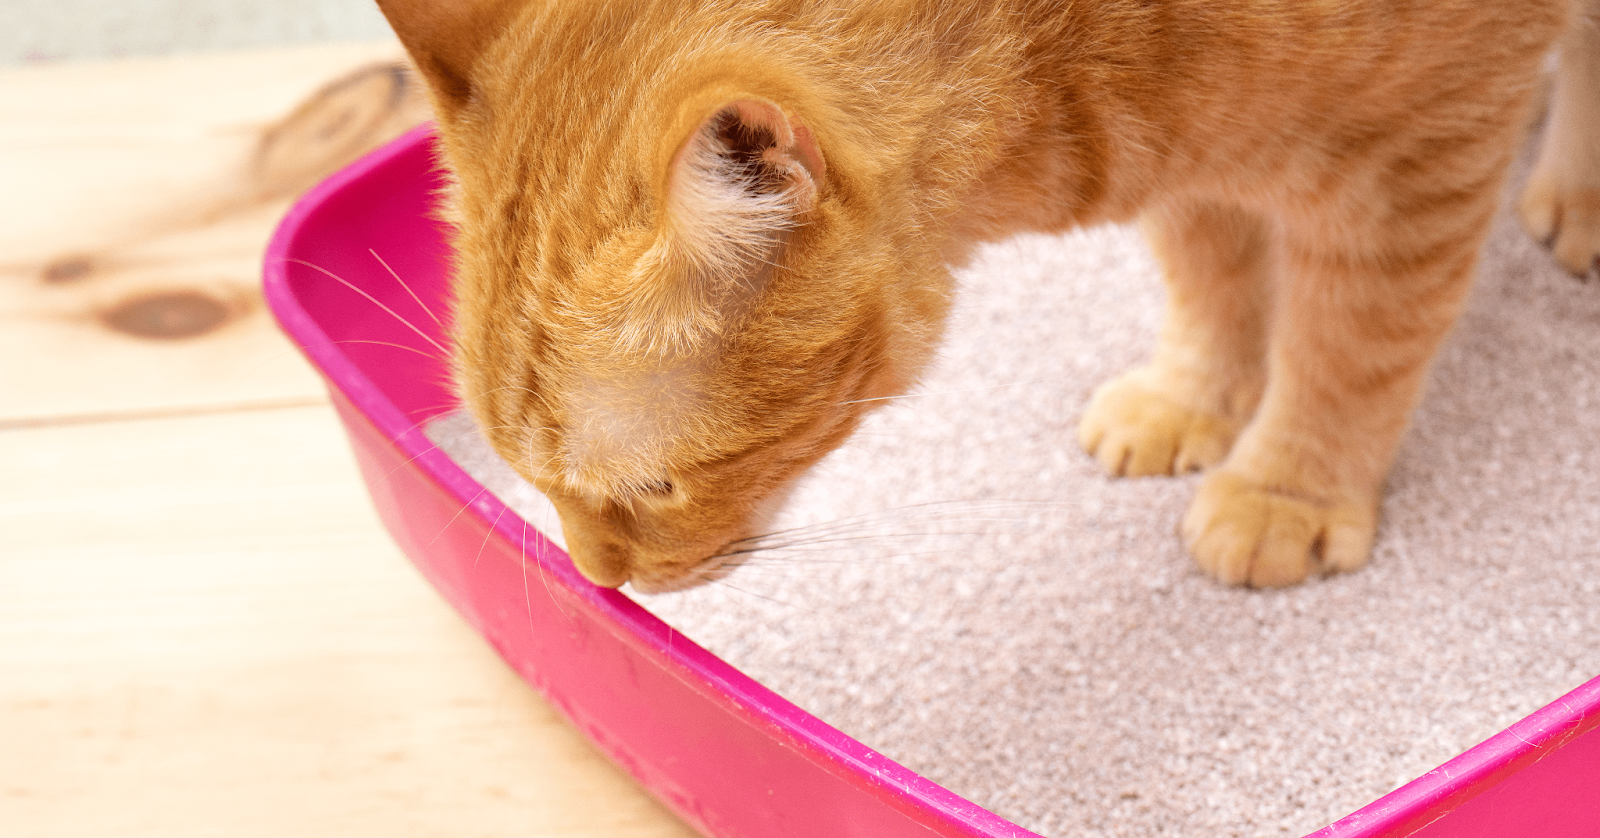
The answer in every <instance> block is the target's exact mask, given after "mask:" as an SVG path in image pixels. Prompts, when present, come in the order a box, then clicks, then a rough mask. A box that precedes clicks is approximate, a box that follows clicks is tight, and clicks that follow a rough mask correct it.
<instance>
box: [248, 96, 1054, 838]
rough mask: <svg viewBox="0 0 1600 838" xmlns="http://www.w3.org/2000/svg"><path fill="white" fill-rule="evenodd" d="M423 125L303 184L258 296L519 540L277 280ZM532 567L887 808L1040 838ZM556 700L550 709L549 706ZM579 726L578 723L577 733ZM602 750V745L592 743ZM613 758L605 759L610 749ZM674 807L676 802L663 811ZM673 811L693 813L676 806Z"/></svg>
mask: <svg viewBox="0 0 1600 838" xmlns="http://www.w3.org/2000/svg"><path fill="white" fill-rule="evenodd" d="M432 137H433V130H432V126H431V125H422V126H419V127H417V128H415V129H413V130H411V131H409V132H407V133H406V134H404V135H402V136H401V137H399V138H397V139H396V140H394V141H393V142H391V143H389V144H388V145H386V146H384V147H383V148H380V149H378V150H376V151H374V152H372V153H370V154H368V155H367V156H365V157H363V158H361V159H360V160H357V161H356V162H354V163H352V164H350V165H349V166H348V167H346V168H345V169H343V170H341V171H339V172H337V173H335V174H334V175H332V176H330V177H329V178H328V179H327V180H325V181H323V182H322V183H320V184H318V185H317V186H316V187H314V188H312V189H311V190H310V191H308V192H307V193H306V194H305V195H303V196H301V198H300V199H299V200H298V201H296V203H295V205H294V206H293V207H292V208H291V209H290V210H289V212H288V214H287V215H285V217H284V218H283V220H282V221H281V222H280V223H279V225H278V227H277V229H276V231H275V232H274V234H273V237H272V239H271V241H270V242H269V244H268V246H267V250H266V253H265V256H264V260H263V261H264V265H263V274H264V293H265V296H266V299H267V303H268V306H269V308H270V309H271V310H272V312H273V314H274V315H275V317H276V318H277V320H278V322H279V324H280V326H281V327H282V328H283V330H284V331H285V332H286V333H287V334H288V335H289V336H290V337H291V339H293V340H294V341H295V343H296V344H297V345H298V347H299V348H300V350H301V351H302V352H303V353H305V354H306V356H307V357H308V358H309V359H310V360H311V361H312V362H313V364H314V365H315V366H316V367H317V368H318V371H319V372H320V373H321V374H322V375H323V377H324V378H325V379H326V380H327V383H328V385H329V386H330V387H333V388H337V390H338V391H340V392H341V393H342V394H343V395H344V397H345V398H346V399H347V400H348V401H349V403H350V404H351V405H353V406H354V407H356V408H357V409H358V410H360V411H361V413H362V414H364V415H365V417H366V418H367V419H368V421H370V422H371V423H372V424H373V425H374V426H375V427H377V428H378V429H379V430H380V431H382V432H383V433H384V434H385V435H387V436H388V437H389V438H390V439H391V440H392V441H393V442H394V443H395V445H397V446H398V447H399V449H400V450H401V452H402V453H403V454H404V455H405V456H406V457H409V458H411V459H412V460H414V462H415V463H416V464H417V465H419V466H420V467H421V468H422V469H423V470H425V471H426V472H427V473H428V474H429V476H430V477H432V478H433V480H434V481H436V482H437V483H438V484H439V485H441V486H442V487H444V488H445V489H446V490H448V491H449V492H450V493H451V494H453V495H454V496H455V497H456V498H457V499H458V500H459V501H460V502H461V503H462V504H463V505H464V506H466V507H468V508H470V509H472V510H473V512H474V514H476V515H477V516H478V517H479V518H480V519H481V520H482V521H483V522H484V523H485V525H486V526H490V527H491V528H492V529H494V530H495V531H496V532H498V533H499V534H500V535H501V536H502V537H504V538H506V539H508V540H511V541H516V540H519V539H523V538H524V532H523V523H522V520H521V519H520V518H519V517H518V516H516V515H515V514H510V515H507V514H504V513H506V512H507V511H508V510H507V509H506V507H505V506H504V505H503V504H501V503H500V501H499V500H498V499H496V498H495V497H493V496H492V495H490V494H488V493H486V492H483V491H482V487H481V486H480V485H479V484H478V483H477V481H475V480H474V479H473V478H472V477H471V476H470V475H468V474H467V473H466V472H465V471H463V470H462V469H461V468H460V467H459V466H458V465H456V463H455V462H454V461H453V460H451V459H450V458H449V457H448V456H447V455H445V454H444V453H443V452H441V451H439V450H437V449H436V447H435V446H434V445H433V443H432V442H431V441H430V440H428V438H427V437H426V436H425V434H424V433H423V431H422V430H421V428H420V426H419V425H418V424H417V423H416V422H414V421H411V420H409V419H408V418H407V417H406V416H405V415H404V414H403V413H402V412H401V411H400V410H399V409H398V408H397V407H396V406H395V405H394V404H393V403H392V402H390V401H389V400H388V398H387V397H386V396H385V395H384V394H383V393H382V392H381V390H380V389H379V388H378V387H377V386H376V385H374V384H373V383H372V382H371V381H370V380H369V379H368V378H367V376H366V375H365V374H364V373H363V372H362V371H361V370H360V369H359V368H358V367H357V366H356V365H355V364H353V363H352V362H351V361H350V360H349V359H348V358H346V357H345V355H344V353H343V352H342V351H341V350H340V349H339V348H338V346H336V345H334V344H333V343H332V342H331V341H330V340H329V338H328V336H327V335H326V334H325V333H323V331H322V330H321V328H320V327H319V326H318V325H317V323H316V321H315V319H314V318H313V317H312V316H311V315H310V314H308V313H307V312H306V311H305V310H304V309H303V308H301V306H300V304H299V301H298V300H297V299H296V298H295V296H294V294H293V293H292V291H291V289H290V286H289V282H288V279H287V276H286V265H287V264H288V262H289V260H288V254H289V251H290V245H291V243H292V241H293V240H294V238H295V236H296V235H297V233H298V232H299V230H300V227H301V225H302V224H303V223H304V221H305V219H306V218H307V217H308V216H309V215H311V213H312V212H313V211H314V210H315V208H316V207H317V205H319V204H320V203H321V202H322V201H324V200H326V198H327V197H328V196H330V195H332V194H334V193H336V192H338V191H339V190H340V189H342V188H344V187H345V186H346V185H347V184H349V183H351V182H352V181H356V180H359V179H360V178H362V177H364V176H366V175H367V174H368V173H370V172H371V171H372V170H374V169H377V168H380V167H382V166H383V165H384V164H385V163H387V162H388V161H389V160H390V159H391V158H393V157H396V156H398V155H400V154H402V153H405V152H408V151H410V150H411V148H412V147H413V146H415V145H417V144H420V143H427V142H430V141H431V140H432ZM532 560H533V561H537V562H539V563H540V564H541V565H542V568H543V572H544V574H545V578H546V579H548V580H550V581H552V582H555V583H556V584H558V585H559V586H560V587H561V589H562V593H563V594H565V595H567V596H571V597H573V598H575V599H577V600H579V601H581V602H583V603H586V604H587V605H589V606H591V607H593V608H594V609H596V610H597V611H598V612H600V613H602V614H604V615H606V616H607V617H608V618H609V620H608V623H609V626H610V628H611V629H612V631H613V633H615V634H617V635H619V636H621V637H622V638H623V639H624V640H625V641H628V642H629V645H632V646H634V647H635V648H637V649H640V650H642V651H643V653H644V654H646V655H647V656H650V657H654V658H657V659H658V660H659V662H660V663H661V664H663V665H665V667H666V668H669V669H670V670H673V671H676V672H677V673H678V674H679V677H681V678H687V679H690V680H692V681H694V682H697V683H698V684H699V685H701V686H702V687H703V689H702V692H703V694H706V695H708V697H710V698H711V699H712V700H714V701H716V702H717V703H719V704H721V705H722V706H724V707H725V708H726V709H729V710H731V711H732V712H734V713H735V714H736V715H739V716H742V717H744V718H745V719H746V720H747V721H749V722H750V723H752V724H753V725H754V726H756V727H757V728H759V729H765V730H767V731H769V732H770V733H771V734H773V735H774V738H775V739H777V740H778V742H779V743H780V744H781V745H783V746H786V747H794V746H799V747H801V748H805V749H806V750H808V751H810V752H811V753H812V754H813V757H814V759H817V760H818V761H821V762H823V763H826V767H827V768H828V769H829V770H830V771H831V772H832V773H834V774H838V775H843V776H845V777H846V778H847V779H849V780H850V781H851V782H852V783H853V784H855V785H857V786H858V787H861V788H863V789H867V790H870V791H872V792H873V793H874V794H875V796H877V797H878V798H880V799H881V800H883V802H884V803H885V804H887V805H892V806H894V808H897V809H901V810H902V811H906V812H907V813H908V814H914V815H915V816H916V817H914V820H918V821H922V822H924V824H925V825H927V826H929V827H932V828H934V829H935V830H936V831H937V832H939V833H942V834H951V835H970V836H973V837H974V838H1043V836H1038V835H1036V834H1035V833H1033V832H1029V831H1028V830H1026V829H1023V828H1022V827H1020V826H1017V825H1016V824H1014V823H1011V822H1010V821H1008V820H1006V819H1004V818H1001V817H1000V816H998V815H995V814H994V813H992V812H990V811H988V810H987V809H984V808H983V807H981V806H978V805H977V804H975V803H972V802H971V801H968V800H966V799H964V798H962V797H960V796H959V795H956V794H955V793H953V792H951V791H949V790H948V789H945V788H943V787H942V786H939V785H938V784H936V783H934V782H932V781H930V780H928V779H926V778H924V777H922V776H921V775H919V774H917V773H915V772H913V771H911V770H909V769H907V768H905V767H904V766H901V765H899V764H898V763H896V762H894V761H893V760H891V759H889V758H887V757H885V756H883V755H882V754H880V753H878V752H877V751H875V750H873V749H872V748H869V747H867V746H866V745H863V744H861V743H860V742H858V741H856V740H855V739H853V738H851V737H850V736H847V735H845V734H844V733H842V732H840V731H839V730H837V729H836V728H834V727H832V726H830V725H828V724H827V723H825V722H823V721H821V720H820V719H817V718H816V717H815V716H813V715H811V714H810V713H807V712H806V711H805V710H803V709H801V708H799V707H798V706H796V705H794V704H793V703H791V702H789V701H788V700H786V699H784V698H783V697H782V696H780V695H778V694H777V693H774V692H773V691H771V690H769V689H767V688H766V687H764V686H762V685H761V684H760V683H759V682H757V681H755V680H753V679H751V678H750V677H749V676H746V675H745V674H744V673H742V672H740V671H739V670H738V669H736V668H734V667H732V666H730V665H728V664H727V663H726V662H725V661H723V660H722V659H721V658H718V657H717V656H715V655H713V654H712V653H710V652H709V651H706V650H705V649H703V648H701V647H700V646H699V645H698V644H695V643H693V642H691V641H689V640H688V638H685V637H684V636H683V635H682V634H680V633H678V632H676V630H674V629H672V628H671V627H670V626H668V625H667V624H666V623H664V622H662V621H661V620H660V619H659V618H657V617H656V616H655V615H654V614H652V613H650V612H649V611H648V610H646V609H645V608H644V607H642V606H640V605H639V604H638V603H636V602H634V601H633V600H632V599H630V598H628V596H627V595H626V594H623V593H622V592H620V591H616V590H611V589H605V588H600V587H597V586H595V585H594V584H592V583H591V582H589V581H588V580H587V579H584V578H583V576H582V575H581V574H579V573H578V572H577V570H576V568H575V567H574V566H573V565H572V563H571V560H570V559H569V558H567V556H566V555H565V554H564V553H563V552H561V551H560V550H559V548H555V547H553V546H552V548H551V549H550V550H548V551H539V552H538V553H536V554H535V556H534V557H533V558H532ZM558 706H559V705H558ZM581 728H582V726H581V725H580V729H581ZM596 744H597V745H600V746H601V747H602V749H603V750H606V749H607V746H608V744H609V743H600V742H596ZM613 756H614V755H613ZM619 765H620V766H621V767H622V768H624V770H629V771H630V773H633V775H634V777H635V779H637V780H638V781H639V782H640V783H641V784H643V785H645V786H646V787H647V788H649V789H650V790H651V791H652V792H653V793H656V796H657V798H658V799H660V800H662V802H663V803H666V804H667V805H669V806H672V805H673V802H674V801H673V800H672V799H671V798H670V796H669V795H664V794H661V793H660V791H661V790H660V789H657V788H655V787H654V785H653V783H652V781H653V779H654V778H652V777H649V776H642V775H640V774H638V773H637V772H632V766H631V765H630V764H629V763H627V761H619ZM673 808H676V807H673ZM678 813H679V814H680V815H691V816H692V815H693V813H690V812H685V811H682V810H679V812H678Z"/></svg>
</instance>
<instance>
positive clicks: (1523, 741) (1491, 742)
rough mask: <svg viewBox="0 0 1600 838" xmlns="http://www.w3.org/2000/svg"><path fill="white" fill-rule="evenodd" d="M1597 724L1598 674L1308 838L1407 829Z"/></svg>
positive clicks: (1357, 837) (1359, 837)
mask: <svg viewBox="0 0 1600 838" xmlns="http://www.w3.org/2000/svg"><path fill="white" fill-rule="evenodd" d="M1597 728H1600V677H1596V678H1593V679H1591V680H1589V681H1588V682H1587V683H1584V684H1583V685H1581V686H1579V687H1578V688H1577V689H1574V690H1572V691H1571V692H1569V693H1567V694H1566V695H1564V696H1562V697H1560V698H1558V699H1556V700H1555V701H1552V702H1550V703H1549V704H1547V705H1545V706H1544V707H1543V708H1540V709H1539V710H1537V711H1535V712H1534V713H1532V714H1531V715H1529V716H1527V717H1526V718H1524V719H1522V720H1520V721H1518V722H1517V723H1515V724H1513V725H1512V726H1510V727H1508V728H1506V729H1505V730H1502V731H1500V732H1499V733H1497V734H1495V735H1494V736H1491V737H1489V738H1488V739H1486V740H1484V741H1483V742H1480V743H1478V744H1477V745H1474V746H1473V747H1472V748H1469V749H1468V750H1467V751H1465V752H1464V753H1462V754H1461V755H1460V756H1457V757H1455V758H1453V759H1451V760H1450V761H1448V762H1446V763H1445V764H1443V765H1441V766H1439V767H1438V768H1435V769H1433V770H1432V771H1429V772H1428V773H1426V774H1424V775H1422V776H1421V777H1418V778H1417V779H1415V780H1412V781H1411V782H1409V783H1407V784H1405V785H1404V786H1401V787H1400V788H1398V789H1395V790H1394V791H1392V792H1390V793H1388V794H1386V795H1384V796H1383V797H1381V798H1379V799H1377V800H1376V801H1373V802H1372V803H1370V804H1368V805H1366V806H1364V807H1362V808H1361V809H1359V810H1358V811H1356V812H1354V813H1353V814H1351V815H1348V816H1346V817H1344V818H1341V819H1339V820H1338V821H1336V822H1334V823H1332V824H1330V825H1328V826H1326V827H1324V828H1322V829H1320V830H1317V831H1316V832H1314V833H1312V834H1311V835H1310V836H1307V838H1336V837H1337V838H1368V836H1392V838H1403V836H1407V835H1411V834H1413V833H1416V832H1418V831H1420V830H1422V829H1423V828H1425V827H1427V826H1428V825H1430V824H1432V823H1434V822H1435V821H1439V820H1441V819H1444V818H1447V817H1449V815H1451V814H1452V813H1453V812H1455V811H1456V810H1458V809H1460V808H1461V807H1462V806H1464V805H1466V804H1467V803H1468V802H1470V801H1472V800H1473V799H1474V798H1476V797H1478V796H1479V795H1481V794H1483V793H1484V792H1487V791H1489V790H1490V789H1493V788H1495V787H1496V786H1498V785H1500V784H1501V783H1502V782H1505V781H1507V780H1510V779H1511V778H1513V777H1514V776H1515V775H1516V774H1517V773H1518V772H1520V771H1522V770H1523V769H1526V768H1528V767H1530V766H1531V765H1533V764H1535V763H1537V762H1539V761H1540V760H1542V759H1544V758H1546V757H1548V756H1550V755H1551V754H1553V753H1555V752H1556V751H1557V750H1558V749H1560V748H1562V747H1564V746H1566V745H1568V744H1571V743H1572V742H1574V741H1576V740H1577V739H1578V737H1580V736H1583V735H1584V734H1587V733H1590V732H1591V731H1594V730H1596V729H1597ZM1594 735H1596V736H1600V733H1595V734H1594ZM1586 744H1587V745H1589V746H1590V747H1592V746H1593V743H1586ZM1597 794H1600V792H1597ZM1595 826H1596V828H1597V829H1600V824H1597V825H1595Z"/></svg>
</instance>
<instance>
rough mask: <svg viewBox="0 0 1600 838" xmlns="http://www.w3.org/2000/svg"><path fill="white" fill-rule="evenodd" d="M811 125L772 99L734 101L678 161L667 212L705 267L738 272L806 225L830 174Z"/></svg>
mask: <svg viewBox="0 0 1600 838" xmlns="http://www.w3.org/2000/svg"><path fill="white" fill-rule="evenodd" d="M825 171H826V169H825V164H824V163H823V159H822V151H821V149H819V148H818V147H817V142H816V138H815V137H814V136H813V135H812V133H811V131H810V129H809V128H808V127H807V126H806V125H805V124H804V123H803V122H801V121H800V120H799V119H798V118H796V117H795V116H794V115H793V114H790V113H788V112H786V111H785V110H784V109H783V108H782V107H781V106H779V105H777V104H776V103H774V102H770V101H767V100H765V99H757V98H753V97H752V98H740V99H735V100H733V101H726V102H724V103H723V104H721V105H720V106H718V107H717V108H715V109H714V110H713V111H712V112H711V113H710V114H709V115H707V116H705V117H704V118H703V119H702V121H701V122H700V124H699V126H698V127H697V128H696V129H695V130H694V131H693V133H692V134H691V135H690V136H689V138H688V140H687V141H686V142H684V144H683V145H682V147H680V148H679V149H678V151H677V153H676V154H675V155H674V156H673V158H672V163H671V166H670V169H669V172H668V183H667V210H668V222H669V225H670V228H671V230H672V240H673V242H674V244H675V248H674V249H675V250H677V251H678V252H679V253H681V254H683V255H686V256H689V257H690V259H691V261H693V262H695V263H696V265H697V267H698V268H700V269H701V270H702V271H709V272H712V273H720V274H723V275H730V274H736V273H738V272H739V271H740V270H741V269H748V268H750V267H751V266H752V265H753V264H754V263H756V262H760V261H762V260H763V259H764V258H765V256H766V255H767V250H768V249H769V248H770V247H771V246H772V245H773V244H774V243H775V242H776V240H777V238H778V237H779V236H781V235H782V234H783V233H784V232H786V231H787V230H790V229H793V228H794V227H797V226H799V225H800V224H801V223H802V220H803V217H804V216H805V214H806V212H807V211H809V210H810V209H811V207H812V205H813V204H814V203H815V202H816V200H817V196H818V191H819V188H820V187H821V185H822V182H823V176H824V174H825Z"/></svg>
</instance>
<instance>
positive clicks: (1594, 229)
mask: <svg viewBox="0 0 1600 838" xmlns="http://www.w3.org/2000/svg"><path fill="white" fill-rule="evenodd" d="M1595 181H1596V182H1595V183H1592V184H1586V183H1583V182H1581V179H1576V178H1573V177H1570V176H1565V177H1564V176H1562V175H1561V174H1560V173H1558V172H1557V171H1555V170H1554V169H1543V168H1541V169H1539V170H1536V171H1535V172H1534V174H1533V176H1532V177H1531V178H1530V179H1529V181H1528V185H1527V187H1526V188H1524V189H1523V191H1522V199H1521V201H1519V202H1518V204H1517V211H1518V214H1519V215H1520V216H1521V217H1522V226H1523V227H1524V228H1526V229H1527V231H1528V233H1529V235H1531V236H1533V237H1534V238H1535V239H1538V240H1539V241H1541V242H1544V243H1545V244H1546V245H1548V246H1549V247H1550V251H1551V253H1553V254H1554V255H1555V257H1556V261H1557V262H1559V263H1561V267H1563V268H1565V269H1566V270H1567V271H1568V272H1569V273H1571V274H1574V275H1576V276H1583V275H1584V274H1587V273H1588V272H1589V269H1590V268H1591V267H1592V266H1593V265H1594V264H1595V260H1596V259H1600V172H1596V173H1595Z"/></svg>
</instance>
